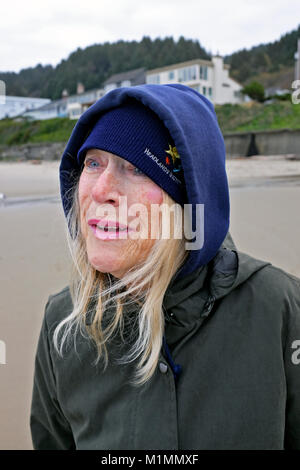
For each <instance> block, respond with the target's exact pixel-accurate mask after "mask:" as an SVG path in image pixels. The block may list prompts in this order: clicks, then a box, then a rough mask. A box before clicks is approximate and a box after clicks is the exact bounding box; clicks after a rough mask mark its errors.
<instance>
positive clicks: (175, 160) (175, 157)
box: [165, 144, 181, 173]
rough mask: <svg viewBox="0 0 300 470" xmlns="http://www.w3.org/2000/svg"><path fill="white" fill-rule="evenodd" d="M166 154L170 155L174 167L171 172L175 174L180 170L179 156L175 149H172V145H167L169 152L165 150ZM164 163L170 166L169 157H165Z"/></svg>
mask: <svg viewBox="0 0 300 470" xmlns="http://www.w3.org/2000/svg"><path fill="white" fill-rule="evenodd" d="M165 152H166V153H168V154H169V155H171V157H172V161H173V165H174V168H173V170H172V171H173V172H174V173H176V172H178V171H180V170H181V163H180V155H179V153H178V150H177V148H176V147H172V145H170V144H169V150H165ZM166 163H167V165H170V163H171V162H170V158H169V157H166Z"/></svg>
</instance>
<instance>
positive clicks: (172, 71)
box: [168, 70, 175, 80]
mask: <svg viewBox="0 0 300 470" xmlns="http://www.w3.org/2000/svg"><path fill="white" fill-rule="evenodd" d="M168 77H169V80H174V78H175V73H174V70H171V71H170V72H169V75H168Z"/></svg>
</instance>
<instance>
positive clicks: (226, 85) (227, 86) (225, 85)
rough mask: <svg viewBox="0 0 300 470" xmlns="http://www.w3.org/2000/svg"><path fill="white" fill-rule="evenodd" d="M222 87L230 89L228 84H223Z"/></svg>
mask: <svg viewBox="0 0 300 470" xmlns="http://www.w3.org/2000/svg"><path fill="white" fill-rule="evenodd" d="M222 86H224V87H226V88H229V87H230V85H229V84H228V83H222Z"/></svg>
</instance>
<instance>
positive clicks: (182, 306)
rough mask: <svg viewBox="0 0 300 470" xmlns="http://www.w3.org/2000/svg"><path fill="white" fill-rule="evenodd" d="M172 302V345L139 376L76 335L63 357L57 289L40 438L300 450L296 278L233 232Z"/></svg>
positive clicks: (79, 443) (36, 408)
mask: <svg viewBox="0 0 300 470" xmlns="http://www.w3.org/2000/svg"><path fill="white" fill-rule="evenodd" d="M164 307H165V320H166V321H165V339H166V342H167V346H168V350H167V349H166V348H163V347H162V350H161V354H160V359H159V363H158V366H157V369H156V371H155V373H154V375H153V377H152V378H151V380H150V381H149V382H147V383H146V384H145V385H143V386H141V387H133V386H132V385H130V384H129V379H130V378H132V372H133V367H134V366H135V364H134V363H131V364H126V365H123V366H120V365H118V364H116V363H115V362H114V361H110V364H109V366H108V368H107V369H106V370H105V372H103V367H102V365H101V362H100V363H98V365H97V366H95V365H94V364H93V362H94V360H95V357H96V350H95V347H94V346H93V344H92V342H91V341H90V340H88V339H87V338H85V337H84V336H81V335H80V334H79V336H78V338H77V342H76V350H77V353H76V351H75V349H74V347H73V345H72V344H71V345H70V346H69V347H68V350H67V351H66V352H65V353H64V356H63V358H61V357H59V356H58V354H57V353H56V351H55V350H54V347H53V342H52V334H53V330H54V328H55V326H56V325H57V324H58V322H59V321H60V320H62V319H63V318H65V317H66V316H67V315H68V314H69V313H71V311H72V301H71V297H70V292H69V288H68V287H66V288H64V289H63V290H62V291H61V292H59V293H58V294H55V295H50V297H49V299H48V302H47V305H46V310H45V316H44V320H43V324H42V328H41V333H40V338H39V342H38V347H37V353H36V362H35V374H34V384H33V396H32V406H31V419H30V426H31V433H32V440H33V446H34V448H35V449H98V450H100V449H109V450H115V449H122V450H124V449H131V450H133V449H147V450H150V449H151V450H153V449H163V450H175V449H198V450H200V449H290V448H292V449H300V279H299V278H297V277H295V276H292V275H291V274H288V273H286V272H284V271H283V270H281V269H279V268H277V267H275V266H273V265H272V264H271V263H268V262H265V261H262V260H259V259H255V258H253V257H251V256H249V255H247V254H246V253H242V252H240V251H238V250H237V248H236V247H235V245H234V243H233V241H232V239H231V237H230V234H229V233H228V236H227V238H226V240H225V241H224V242H223V245H222V247H221V248H220V250H219V251H218V253H217V255H216V256H215V257H214V258H213V260H212V261H211V262H210V263H208V264H207V265H205V266H202V267H201V268H199V269H198V270H196V271H195V272H194V273H192V274H189V275H188V276H187V277H185V278H183V279H180V280H177V282H176V280H175V282H172V283H171V284H170V285H169V287H168V290H167V292H166V295H165V300H164ZM131 313H132V312H131ZM129 314H130V312H129ZM89 321H91V319H88V320H87V323H88V322H89ZM174 364H176V365H177V366H181V372H180V374H177V375H176V373H174V372H176V367H175V365H174ZM176 377H177V378H176Z"/></svg>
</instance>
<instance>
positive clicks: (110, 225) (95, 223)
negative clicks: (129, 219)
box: [88, 219, 128, 233]
mask: <svg viewBox="0 0 300 470" xmlns="http://www.w3.org/2000/svg"><path fill="white" fill-rule="evenodd" d="M88 225H89V226H90V227H92V228H94V229H98V230H102V231H103V232H113V233H117V232H128V227H127V226H126V225H123V224H119V223H118V222H112V221H109V220H108V221H107V220H104V221H101V220H97V219H90V220H89V221H88Z"/></svg>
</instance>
